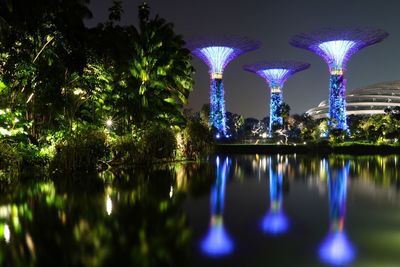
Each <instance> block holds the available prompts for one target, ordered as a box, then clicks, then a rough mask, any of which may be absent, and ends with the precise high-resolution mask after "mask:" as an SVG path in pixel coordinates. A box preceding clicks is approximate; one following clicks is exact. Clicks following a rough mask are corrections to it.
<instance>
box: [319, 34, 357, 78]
mask: <svg viewBox="0 0 400 267" xmlns="http://www.w3.org/2000/svg"><path fill="white" fill-rule="evenodd" d="M355 46H356V42H354V41H350V40H335V41H328V42H323V43H321V44H319V45H318V47H319V49H321V50H322V51H323V53H324V54H325V55H322V56H323V57H324V59H325V60H326V61H327V63H328V64H329V67H330V69H331V71H334V70H342V69H343V68H344V67H345V65H346V63H347V61H348V59H349V57H350V56H351V53H352V51H353V48H355Z"/></svg>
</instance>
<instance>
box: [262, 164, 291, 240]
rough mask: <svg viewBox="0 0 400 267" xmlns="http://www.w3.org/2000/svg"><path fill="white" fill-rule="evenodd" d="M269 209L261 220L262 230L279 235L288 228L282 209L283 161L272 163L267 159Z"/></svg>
mask: <svg viewBox="0 0 400 267" xmlns="http://www.w3.org/2000/svg"><path fill="white" fill-rule="evenodd" d="M269 161H270V162H269V196H270V209H269V211H268V213H267V214H266V215H265V216H264V218H263V220H262V230H263V231H264V232H265V233H267V234H272V235H279V234H283V233H285V232H286V231H287V230H288V229H289V221H288V218H287V217H286V215H285V213H284V211H283V163H281V162H280V163H278V164H273V161H272V159H271V158H270V159H269Z"/></svg>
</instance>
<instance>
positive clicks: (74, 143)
mask: <svg viewBox="0 0 400 267" xmlns="http://www.w3.org/2000/svg"><path fill="white" fill-rule="evenodd" d="M106 141H107V135H106V134H105V133H104V132H102V131H99V130H85V131H83V132H80V133H77V134H74V135H72V136H70V137H68V138H66V140H64V141H63V142H60V143H59V144H57V145H56V154H55V157H54V159H53V161H52V164H51V168H52V169H53V170H54V171H57V172H62V173H73V172H93V171H96V168H97V166H98V163H99V161H100V160H101V159H104V158H105V157H106V156H107V155H108V153H107V152H108V148H107V145H106Z"/></svg>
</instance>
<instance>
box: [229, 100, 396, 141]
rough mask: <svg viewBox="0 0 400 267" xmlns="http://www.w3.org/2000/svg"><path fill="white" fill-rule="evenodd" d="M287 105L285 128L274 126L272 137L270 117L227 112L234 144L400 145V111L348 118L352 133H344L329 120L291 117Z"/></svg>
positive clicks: (390, 109) (389, 110)
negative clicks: (257, 117) (247, 116)
mask: <svg viewBox="0 0 400 267" xmlns="http://www.w3.org/2000/svg"><path fill="white" fill-rule="evenodd" d="M285 105H286V107H285V112H284V113H282V114H283V115H282V117H283V125H282V126H276V125H275V126H273V129H272V136H269V125H268V124H269V118H268V117H266V118H264V119H262V120H258V119H255V118H244V117H243V116H241V115H238V114H234V113H230V112H227V116H226V117H227V125H228V132H229V134H230V135H231V137H232V141H233V142H239V143H240V142H246V141H248V142H257V141H258V142H260V141H261V142H267V143H268V142H269V143H276V142H279V143H304V142H313V143H320V142H323V143H332V144H339V143H343V142H358V143H366V144H387V145H398V144H400V107H393V108H387V109H385V113H384V114H374V115H363V116H360V115H358V116H355V115H351V116H348V118H347V123H348V126H349V130H348V131H347V132H345V131H341V130H338V129H335V127H334V126H335V123H334V122H330V121H329V119H318V120H314V119H313V118H312V117H311V116H309V115H308V114H306V113H304V114H301V115H299V114H294V115H290V107H289V106H287V104H285Z"/></svg>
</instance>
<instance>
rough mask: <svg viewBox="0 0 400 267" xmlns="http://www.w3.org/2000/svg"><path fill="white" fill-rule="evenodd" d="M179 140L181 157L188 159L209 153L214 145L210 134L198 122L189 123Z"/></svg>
mask: <svg viewBox="0 0 400 267" xmlns="http://www.w3.org/2000/svg"><path fill="white" fill-rule="evenodd" d="M179 139H180V140H181V141H180V142H179V149H180V150H181V153H182V156H184V157H186V158H190V159H196V158H198V157H199V156H201V155H205V154H208V153H211V152H212V149H213V145H214V139H213V134H212V132H211V131H210V130H209V129H208V128H207V127H206V126H204V124H202V123H201V122H200V121H198V120H191V121H189V122H188V124H187V126H186V128H185V129H184V130H183V131H182V133H181V134H180V137H179Z"/></svg>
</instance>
